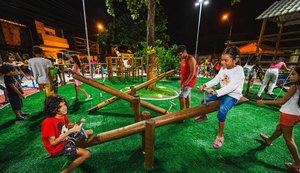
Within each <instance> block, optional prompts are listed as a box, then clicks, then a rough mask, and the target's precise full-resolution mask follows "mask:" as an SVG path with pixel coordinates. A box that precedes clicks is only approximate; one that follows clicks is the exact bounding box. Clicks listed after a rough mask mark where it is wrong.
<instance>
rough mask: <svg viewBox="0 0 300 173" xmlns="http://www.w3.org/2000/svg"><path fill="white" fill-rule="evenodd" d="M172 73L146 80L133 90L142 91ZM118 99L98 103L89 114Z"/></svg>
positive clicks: (112, 98)
mask: <svg viewBox="0 0 300 173" xmlns="http://www.w3.org/2000/svg"><path fill="white" fill-rule="evenodd" d="M174 72H175V70H170V71H168V72H165V73H163V74H160V75H158V76H157V77H156V78H153V79H151V80H148V81H147V82H144V83H142V84H140V85H138V86H135V87H134V88H133V89H134V90H135V91H138V90H140V89H143V88H145V87H146V86H148V85H150V84H152V83H155V82H157V81H159V80H161V79H163V78H165V77H166V76H169V75H171V74H172V73H174ZM130 92H131V90H127V91H125V92H124V93H126V94H130ZM119 99H120V98H119V97H117V96H114V97H111V98H109V99H107V100H105V101H103V102H101V103H99V104H98V105H96V106H94V107H92V108H91V109H89V112H95V111H97V110H98V109H101V108H103V107H105V106H107V105H109V104H111V103H113V102H115V101H117V100H119Z"/></svg>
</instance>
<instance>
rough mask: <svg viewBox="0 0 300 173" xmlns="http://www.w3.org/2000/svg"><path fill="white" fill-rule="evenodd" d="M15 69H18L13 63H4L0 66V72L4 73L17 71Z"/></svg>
mask: <svg viewBox="0 0 300 173" xmlns="http://www.w3.org/2000/svg"><path fill="white" fill-rule="evenodd" d="M15 70H16V68H15V67H14V66H13V65H11V64H8V63H3V65H2V66H0V73H1V74H4V75H5V74H7V73H9V72H11V71H15Z"/></svg>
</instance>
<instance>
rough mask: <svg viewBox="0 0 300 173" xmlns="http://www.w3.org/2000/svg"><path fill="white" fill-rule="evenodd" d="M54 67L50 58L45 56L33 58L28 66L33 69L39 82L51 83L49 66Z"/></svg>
mask: <svg viewBox="0 0 300 173" xmlns="http://www.w3.org/2000/svg"><path fill="white" fill-rule="evenodd" d="M48 67H53V65H52V63H51V61H50V60H48V59H46V58H43V57H36V58H31V59H29V61H28V68H29V70H31V71H32V73H33V76H34V79H35V81H36V82H37V83H39V84H47V83H50V80H49V77H48V74H47V68H48Z"/></svg>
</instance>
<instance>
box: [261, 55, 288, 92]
mask: <svg viewBox="0 0 300 173" xmlns="http://www.w3.org/2000/svg"><path fill="white" fill-rule="evenodd" d="M282 67H284V68H285V69H286V70H287V71H290V69H289V68H287V66H286V64H285V63H284V58H282V57H279V58H278V59H277V61H276V62H275V63H273V64H271V65H270V67H269V68H268V70H267V71H266V74H265V77H264V80H263V83H262V85H261V86H260V89H259V91H258V93H257V96H258V97H260V96H261V94H262V92H263V91H264V89H265V87H266V86H267V84H268V82H269V81H270V85H269V89H268V95H272V94H273V89H274V88H275V86H276V83H277V78H278V73H279V69H280V68H282Z"/></svg>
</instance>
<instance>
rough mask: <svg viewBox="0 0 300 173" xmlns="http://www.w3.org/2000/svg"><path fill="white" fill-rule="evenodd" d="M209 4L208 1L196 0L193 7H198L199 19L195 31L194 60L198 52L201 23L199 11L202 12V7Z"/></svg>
mask: <svg viewBox="0 0 300 173" xmlns="http://www.w3.org/2000/svg"><path fill="white" fill-rule="evenodd" d="M208 3H209V1H208V0H198V2H196V3H195V6H196V7H197V6H199V17H198V29H197V37H196V48H195V58H196V56H197V52H198V40H199V30H200V23H201V11H202V6H203V4H204V5H207V4H208Z"/></svg>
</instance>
